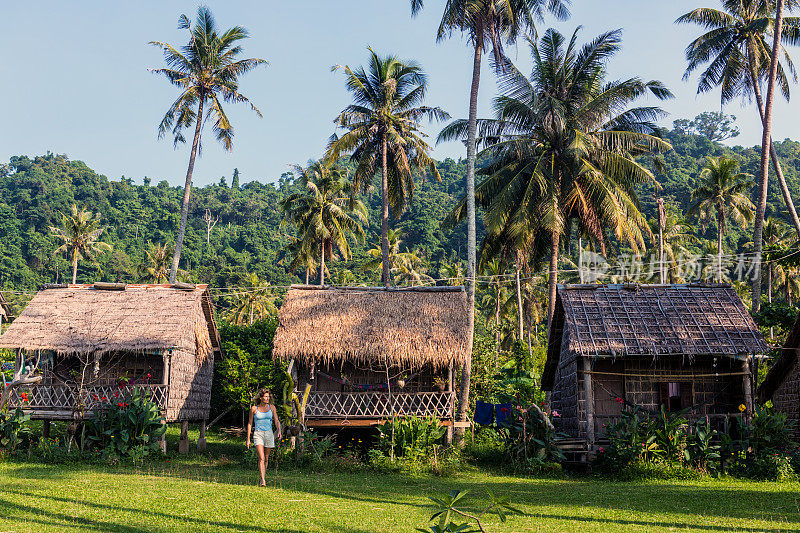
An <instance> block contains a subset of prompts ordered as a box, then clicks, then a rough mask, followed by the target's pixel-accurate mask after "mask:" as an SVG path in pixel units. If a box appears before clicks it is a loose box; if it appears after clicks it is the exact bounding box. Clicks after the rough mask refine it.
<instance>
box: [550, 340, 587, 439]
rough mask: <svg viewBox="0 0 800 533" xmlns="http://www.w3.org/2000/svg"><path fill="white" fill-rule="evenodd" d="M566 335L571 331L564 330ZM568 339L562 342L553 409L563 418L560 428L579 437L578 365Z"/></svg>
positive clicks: (553, 394)
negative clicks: (568, 348)
mask: <svg viewBox="0 0 800 533" xmlns="http://www.w3.org/2000/svg"><path fill="white" fill-rule="evenodd" d="M563 335H564V337H568V336H569V331H567V330H564V332H563ZM567 341H568V339H567V338H565V339H564V342H563V343H562V344H561V346H562V353H561V356H560V358H559V364H558V370H557V371H556V378H555V386H554V387H553V393H552V397H551V400H550V403H551V406H552V408H553V409H555V410H556V411H558V413H559V414H560V415H561V418H559V419H558V430H559V431H560V432H563V433H565V434H567V435H568V436H569V437H572V438H577V437H578V435H579V433H580V431H579V424H580V420H579V416H578V365H577V359H576V357H575V354H574V353H570V352H569V351H568V350H567V349H566V347H567V346H569V342H567Z"/></svg>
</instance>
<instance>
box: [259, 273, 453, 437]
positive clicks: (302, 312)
mask: <svg viewBox="0 0 800 533" xmlns="http://www.w3.org/2000/svg"><path fill="white" fill-rule="evenodd" d="M466 341H467V299H466V293H465V292H464V288H463V287H424V288H423V287H414V288H396V289H384V288H356V287H353V288H350V287H348V288H336V287H318V286H308V285H302V286H293V287H292V288H291V289H290V290H289V291H288V293H287V295H286V298H285V300H284V302H283V305H282V306H281V310H280V315H279V324H278V330H277V332H276V333H275V344H274V349H273V353H274V354H275V356H276V357H278V358H280V359H282V360H284V361H293V363H291V367H292V372H293V375H294V378H295V382H296V383H297V384H298V390H300V391H303V390H305V388H306V385H307V384H308V385H311V393H310V396H309V399H308V402H307V404H306V409H305V423H306V425H307V426H316V427H325V426H327V427H341V426H350V427H364V426H371V425H375V424H377V423H379V422H380V421H382V420H385V419H388V418H391V417H392V416H393V415H412V414H413V415H419V416H435V417H437V418H439V419H440V420H441V421H442V422H443V423H444V424H447V425H452V423H453V417H454V410H455V393H454V392H453V370H454V367H456V366H457V365H461V364H462V363H463V362H464V360H465V358H466V355H467V345H466Z"/></svg>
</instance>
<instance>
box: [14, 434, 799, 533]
mask: <svg viewBox="0 0 800 533" xmlns="http://www.w3.org/2000/svg"><path fill="white" fill-rule="evenodd" d="M172 437H174V436H172ZM239 449H240V448H239V444H238V443H224V442H219V441H218V440H216V438H212V439H211V442H210V443H209V451H208V453H207V454H205V455H200V454H192V455H189V456H185V457H177V456H173V455H170V457H169V458H167V459H165V460H163V461H158V462H154V463H151V464H149V465H146V466H145V467H144V468H142V469H140V470H138V471H137V470H135V469H134V468H133V467H132V466H116V467H109V466H100V465H89V464H68V465H48V464H44V463H36V462H22V461H19V460H16V459H15V460H12V461H9V462H6V463H2V464H0V532H10V531H14V532H38V531H122V532H129V533H134V532H145V531H148V532H150V531H156V532H162V531H226V532H228V531H246V532H284V533H300V532H306V531H330V532H345V531H348V532H357V533H367V532H381V531H414V528H416V527H422V526H424V525H425V524H426V522H427V518H428V517H429V515H430V513H431V507H430V506H429V505H428V500H427V496H428V495H435V494H437V493H441V492H444V491H447V490H450V489H453V488H459V489H461V488H468V489H470V490H471V496H472V499H470V501H469V504H470V505H477V504H478V503H480V501H482V500H483V494H484V487H488V488H490V489H491V490H492V491H493V492H494V493H495V494H498V495H499V494H505V495H509V496H510V497H511V499H512V502H513V503H514V504H515V505H516V506H518V507H520V508H521V509H522V510H524V511H525V513H526V516H515V517H512V518H511V519H510V520H509V521H508V522H506V523H505V524H500V523H499V521H498V520H497V519H496V518H495V519H492V520H489V523H488V530H489V531H492V532H512V531H559V532H560V531H580V532H590V531H637V532H638V531H800V484H777V483H754V482H743V481H720V480H711V479H709V480H704V481H692V482H678V481H670V482H659V483H656V482H649V483H617V482H611V481H607V480H602V479H598V478H594V477H580V476H576V477H571V478H567V479H538V478H526V477H508V476H501V475H494V474H489V473H484V472H478V471H470V472H465V473H463V474H460V475H459V476H457V477H455V478H445V479H441V478H435V477H425V478H412V477H405V476H401V475H383V474H374V473H369V472H361V473H336V472H330V471H322V472H315V471H313V470H312V469H303V470H299V469H294V468H282V467H281V468H279V469H277V470H275V469H270V471H269V474H268V487H267V488H260V487H257V486H256V484H255V483H256V480H257V477H256V475H255V473H254V471H252V470H251V469H249V468H244V467H243V466H242V465H240V464H239V463H238V462H233V463H230V462H228V461H226V460H225V459H224V457H222V458H221V456H228V457H236V458H238V457H239V456H240V454H241V452H240V451H239ZM237 454H238V455H237Z"/></svg>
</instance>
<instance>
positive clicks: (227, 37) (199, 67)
mask: <svg viewBox="0 0 800 533" xmlns="http://www.w3.org/2000/svg"><path fill="white" fill-rule="evenodd" d="M178 29H185V30H187V31H188V32H189V42H188V43H187V44H186V45H184V46H183V47H181V49H180V50H178V49H177V48H175V47H173V46H172V45H170V44H167V43H163V42H159V41H153V42H151V43H150V44H152V45H154V46H157V47H158V48H160V49H161V50H162V52H163V53H164V62H165V63H166V64H167V68H157V69H150V71H151V72H153V73H155V74H162V75H164V77H166V78H167V80H168V81H169V82H170V83H172V84H173V85H175V86H176V87H178V88H179V89H180V91H181V94H180V96H178V99H177V100H175V101H174V102H173V103H172V105H171V106H170V107H169V109H168V110H167V112H166V114H165V115H164V118H162V119H161V123H160V124H159V125H158V138H159V139H160V138H162V137H163V136H164V135H166V134H167V133H171V134H172V136H173V139H174V142H175V145H176V146H177V144H178V143H182V142H185V140H186V139H185V138H184V136H183V130H184V129H185V128H190V127H194V138H193V140H192V149H191V152H190V155H189V167H188V168H187V170H186V183H185V185H184V189H183V201H182V203H181V221H180V227H179V228H178V238H177V239H176V242H175V251H174V254H173V258H172V266H171V269H170V274H169V281H170V283H174V282H175V277H176V275H177V272H178V263H179V262H180V258H181V249H182V247H183V238H184V235H185V233H186V220H187V218H188V215H189V197H190V194H191V189H192V172H193V171H194V160H195V157H196V156H197V153H198V151H199V150H200V134H201V131H202V129H203V123H204V121H206V120H211V121H212V122H213V131H214V135H215V136H216V138H217V140H218V141H220V142H221V143H222V146H223V147H224V148H225V150H228V151H230V150H231V149H232V148H233V125H232V124H231V123H230V120H229V119H228V115H227V114H226V113H225V110H224V109H223V107H222V102H223V101H224V102H227V103H231V102H235V103H247V104H249V105H250V108H251V109H252V110H253V111H255V112H256V114H257V115H258V116H259V117H260V116H261V112H260V111H259V110H258V108H256V106H254V105H253V104H252V103H250V100H248V99H247V97H246V96H244V95H243V94H242V93H240V92H239V78H240V77H241V76H242V75H243V74H246V73H247V72H249V71H250V70H253V69H254V68H256V67H258V66H259V65H265V64H267V62H266V61H265V60H263V59H254V58H251V59H239V56H240V55H241V53H242V46H241V41H242V40H243V39H246V38H247V37H248V33H247V30H246V29H244V28H243V27H241V26H234V27H232V28H230V29H228V30H225V31H224V32H222V33H218V32H217V27H216V24H215V22H214V17H213V16H212V15H211V11H209V9H208V8H207V7H204V6H203V7H200V8H199V9H198V10H197V19H196V21H195V23H194V26H192V24H191V23H190V22H189V18H188V17H187V16H186V15H181V17H180V19H179V21H178Z"/></svg>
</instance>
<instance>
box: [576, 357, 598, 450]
mask: <svg viewBox="0 0 800 533" xmlns="http://www.w3.org/2000/svg"><path fill="white" fill-rule="evenodd" d="M579 361H580V362H581V370H582V372H583V395H584V399H585V403H584V405H585V406H586V407H585V408H586V440H587V441H588V442H589V450H592V449H593V448H594V392H593V391H592V375H591V374H589V371H590V367H591V364H590V362H589V359H588V358H587V357H580V356H579Z"/></svg>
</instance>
